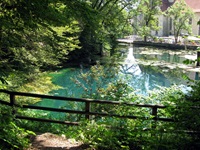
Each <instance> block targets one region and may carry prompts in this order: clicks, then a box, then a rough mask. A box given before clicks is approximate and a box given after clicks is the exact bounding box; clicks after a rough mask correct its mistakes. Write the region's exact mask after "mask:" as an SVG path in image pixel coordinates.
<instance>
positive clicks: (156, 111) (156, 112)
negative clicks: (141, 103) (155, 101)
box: [152, 106, 158, 129]
mask: <svg viewBox="0 0 200 150" xmlns="http://www.w3.org/2000/svg"><path fill="white" fill-rule="evenodd" d="M152 115H153V120H155V124H154V125H153V128H154V129H155V128H156V122H157V115H158V107H157V106H154V107H152Z"/></svg>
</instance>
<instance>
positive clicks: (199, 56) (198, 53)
mask: <svg viewBox="0 0 200 150" xmlns="http://www.w3.org/2000/svg"><path fill="white" fill-rule="evenodd" d="M197 66H200V51H197Z"/></svg>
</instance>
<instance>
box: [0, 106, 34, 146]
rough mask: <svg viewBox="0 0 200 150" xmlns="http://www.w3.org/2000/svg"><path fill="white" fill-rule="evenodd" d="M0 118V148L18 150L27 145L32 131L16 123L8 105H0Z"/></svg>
mask: <svg viewBox="0 0 200 150" xmlns="http://www.w3.org/2000/svg"><path fill="white" fill-rule="evenodd" d="M0 120H1V122H0V126H1V129H0V149H5V150H14V149H19V150H20V149H23V148H26V147H28V146H29V136H30V135H34V133H33V132H31V131H28V130H25V129H23V128H21V127H19V126H17V125H16V122H17V120H14V117H13V115H12V111H11V110H10V108H9V107H5V106H0Z"/></svg>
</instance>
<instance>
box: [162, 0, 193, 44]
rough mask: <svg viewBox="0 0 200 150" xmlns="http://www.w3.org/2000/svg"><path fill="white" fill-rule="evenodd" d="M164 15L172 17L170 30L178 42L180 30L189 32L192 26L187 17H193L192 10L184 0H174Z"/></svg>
mask: <svg viewBox="0 0 200 150" xmlns="http://www.w3.org/2000/svg"><path fill="white" fill-rule="evenodd" d="M165 15H166V16H168V17H170V18H171V19H172V23H173V31H172V32H173V34H174V38H175V43H177V42H178V37H179V35H180V34H181V32H182V31H184V32H188V33H189V34H191V29H192V27H191V24H190V23H189V19H191V18H193V17H194V12H193V11H192V10H191V8H190V7H189V6H188V5H187V4H186V2H185V1H184V0H180V1H177V2H175V3H174V4H173V5H172V6H171V7H170V8H169V9H167V11H166V13H165Z"/></svg>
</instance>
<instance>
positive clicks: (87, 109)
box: [85, 101, 90, 120]
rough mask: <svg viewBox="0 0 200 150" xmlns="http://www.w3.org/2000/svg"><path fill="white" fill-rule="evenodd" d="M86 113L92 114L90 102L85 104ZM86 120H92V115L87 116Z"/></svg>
mask: <svg viewBox="0 0 200 150" xmlns="http://www.w3.org/2000/svg"><path fill="white" fill-rule="evenodd" d="M85 112H86V113H90V102H88V101H87V102H85ZM85 119H88V120H89V119H90V115H89V114H86V115H85Z"/></svg>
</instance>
